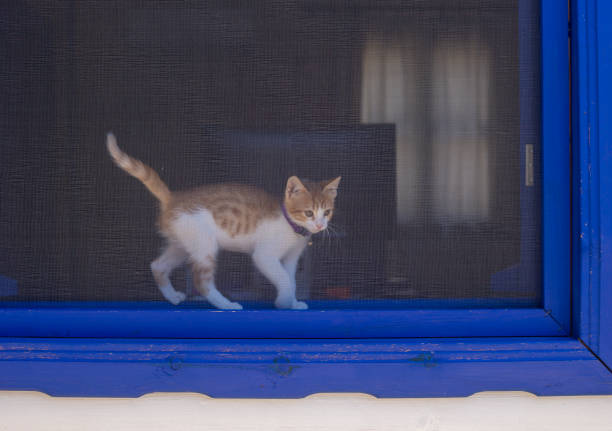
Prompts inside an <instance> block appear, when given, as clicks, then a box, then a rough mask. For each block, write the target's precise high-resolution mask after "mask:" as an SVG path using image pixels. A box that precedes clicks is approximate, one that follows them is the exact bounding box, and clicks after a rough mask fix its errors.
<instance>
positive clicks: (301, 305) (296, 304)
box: [291, 301, 308, 310]
mask: <svg viewBox="0 0 612 431" xmlns="http://www.w3.org/2000/svg"><path fill="white" fill-rule="evenodd" d="M291 309H292V310H308V304H306V303H305V302H304V301H293V305H292V306H291Z"/></svg>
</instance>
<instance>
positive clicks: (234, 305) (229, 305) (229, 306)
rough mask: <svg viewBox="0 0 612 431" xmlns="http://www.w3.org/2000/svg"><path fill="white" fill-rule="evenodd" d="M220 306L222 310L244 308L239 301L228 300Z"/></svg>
mask: <svg viewBox="0 0 612 431" xmlns="http://www.w3.org/2000/svg"><path fill="white" fill-rule="evenodd" d="M219 308H220V309H222V310H242V305H240V304H238V303H237V302H228V303H227V304H224V305H223V306H222V307H219Z"/></svg>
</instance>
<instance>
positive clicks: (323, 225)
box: [315, 222, 325, 230]
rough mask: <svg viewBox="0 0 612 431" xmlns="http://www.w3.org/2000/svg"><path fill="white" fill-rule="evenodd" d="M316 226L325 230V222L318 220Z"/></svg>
mask: <svg viewBox="0 0 612 431" xmlns="http://www.w3.org/2000/svg"><path fill="white" fill-rule="evenodd" d="M315 227H316V228H317V229H319V230H323V228H324V227H325V224H323V223H322V222H316V223H315Z"/></svg>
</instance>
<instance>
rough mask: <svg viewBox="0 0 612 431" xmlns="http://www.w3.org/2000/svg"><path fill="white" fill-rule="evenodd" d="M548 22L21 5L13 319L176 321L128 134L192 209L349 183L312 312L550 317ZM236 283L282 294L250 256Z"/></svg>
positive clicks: (525, 9) (258, 296)
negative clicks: (543, 310) (67, 309)
mask: <svg viewBox="0 0 612 431" xmlns="http://www.w3.org/2000/svg"><path fill="white" fill-rule="evenodd" d="M538 3H539V2H538V1H536V0H533V1H528V0H520V1H519V0H499V1H495V2H482V1H476V0H462V1H453V0H434V1H431V0H428V1H425V0H406V1H400V0H393V1H386V0H383V1H380V0H358V1H350V2H349V1H346V2H345V1H333V2H327V1H305V0H292V1H258V2H252V1H207V2H200V1H197V2H196V1H194V2H191V1H186V2H174V1H148V2H141V1H123V0H122V1H64V2H48V1H36V0H28V1H13V2H11V1H8V2H7V1H5V2H2V4H1V5H0V40H2V43H0V56H1V58H2V59H3V61H2V62H0V85H1V88H2V99H3V102H2V103H1V104H0V109H1V114H0V129H1V132H2V133H1V134H0V139H1V142H2V147H1V149H0V152H1V157H0V238H1V241H0V301H2V302H6V303H9V302H15V301H28V302H34V301H60V302H69V301H165V300H164V298H163V297H162V295H161V294H160V292H159V291H158V289H157V288H156V286H155V282H154V279H153V276H152V275H151V271H150V268H149V264H150V262H151V261H152V260H154V259H155V258H156V257H157V256H158V255H159V252H160V248H161V247H162V246H163V239H162V238H161V237H160V236H159V235H158V232H157V227H156V218H157V202H156V200H155V199H154V198H153V197H152V196H151V195H150V194H149V193H148V192H147V190H146V189H145V188H144V187H143V185H142V184H141V183H139V182H138V181H137V180H135V179H134V178H131V177H129V176H128V175H126V174H125V173H124V172H122V171H121V170H119V169H118V168H117V167H116V166H114V165H113V163H112V162H111V160H110V158H109V156H108V153H107V152H106V147H105V136H106V133H107V132H108V131H110V130H112V131H113V132H114V133H115V134H116V136H117V138H118V141H119V144H120V145H121V146H122V148H123V149H124V150H125V151H126V152H127V153H129V154H130V155H132V156H134V157H136V158H138V159H141V160H143V161H144V162H145V163H147V164H149V165H150V166H152V167H153V168H154V169H155V170H156V171H157V172H158V173H159V174H160V177H161V178H162V179H163V180H164V181H165V182H166V183H167V184H168V185H169V187H170V189H172V190H181V189H186V188H189V187H193V186H197V185H200V184H209V183H216V182H227V181H233V182H243V183H248V184H254V185H257V186H259V187H261V188H264V189H265V190H267V191H268V192H270V193H272V194H274V195H275V196H278V199H279V201H280V200H281V198H282V196H283V192H284V188H285V183H286V181H287V178H288V177H289V176H291V175H298V176H300V177H305V178H312V179H316V180H320V179H326V178H333V177H335V176H338V175H342V181H341V184H340V187H339V190H338V197H337V200H336V207H337V211H336V214H335V216H334V219H333V220H332V225H331V227H330V229H328V231H327V232H323V233H319V234H316V235H314V236H313V237H312V245H310V246H308V247H306V250H305V251H304V253H303V256H302V259H301V260H300V263H299V266H298V270H297V274H296V279H297V296H298V298H299V299H305V300H312V301H315V302H316V301H321V302H320V304H322V305H321V306H322V307H334V306H335V305H334V304H340V303H342V302H343V301H344V302H345V303H346V302H347V301H348V302H349V303H351V304H353V305H354V306H364V307H366V306H368V305H371V304H373V303H379V302H380V301H383V302H384V303H386V304H389V305H397V306H411V304H412V305H414V304H423V302H419V301H422V300H432V301H434V302H431V303H429V304H430V305H431V304H434V303H436V302H435V301H438V302H439V303H441V304H444V306H462V305H463V304H467V303H470V304H472V305H473V304H476V305H478V304H482V305H490V304H491V303H499V304H500V305H503V306H512V305H515V304H520V305H523V306H524V305H537V304H539V301H540V298H541V280H540V254H541V251H540V225H539V223H540V222H539V220H540V181H539V174H540V138H539V124H540V118H539V106H540V105H539V104H540V100H539V76H540V75H539V43H540V42H539V27H538V22H539V18H538V16H539V10H538V6H537V4H538ZM216 280H217V281H216V284H217V287H218V288H219V290H220V291H221V292H222V293H223V294H224V295H226V296H227V297H228V298H230V299H232V300H238V301H247V303H248V301H253V303H254V304H255V303H269V304H271V303H272V301H273V300H274V298H275V296H276V290H275V288H274V286H273V285H272V284H271V283H270V282H269V281H268V280H267V278H266V277H264V276H262V275H261V274H260V272H259V271H257V270H256V269H255V268H254V267H253V265H252V263H251V259H250V257H249V256H248V255H245V254H239V253H234V252H229V251H221V252H220V253H219V256H218V266H217V273H216ZM173 284H174V287H175V288H176V289H177V290H179V291H184V292H187V293H193V291H194V286H193V285H194V282H193V277H192V276H191V274H190V272H189V271H188V268H179V269H177V270H176V271H175V273H174V274H173ZM496 301H497V302H496ZM426 303H427V301H426ZM203 306H204V305H203Z"/></svg>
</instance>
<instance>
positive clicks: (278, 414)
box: [0, 392, 612, 431]
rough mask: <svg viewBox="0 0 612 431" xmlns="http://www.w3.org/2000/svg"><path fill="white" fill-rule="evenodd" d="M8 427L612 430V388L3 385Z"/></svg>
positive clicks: (2, 425)
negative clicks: (99, 393) (582, 393)
mask: <svg viewBox="0 0 612 431" xmlns="http://www.w3.org/2000/svg"><path fill="white" fill-rule="evenodd" d="M5 430H7V431H8V430H10V431H19V430H28V431H36V430H45V431H52V430H62V431H69V430H78V431H90V430H93V431H95V430H113V431H121V430H130V431H138V430H146V431H153V430H181V431H190V430H198V431H200V430H232V431H241V430H249V431H251V430H253V431H258V430H262V431H274V430H282V431H292V430H317V431H319V430H321V431H325V430H333V431H341V430H376V431H385V430H398V431H399V430H401V431H413V430H414V431H447V430H466V431H468V430H469V431H478V430H487V431H530V430H538V431H547V430H551V431H553V430H554V431H564V430H580V431H583V430H584V431H587V430H588V431H598V430H603V431H611V430H612V396H607V397H547V398H540V397H535V396H533V395H531V394H527V393H520V392H497V393H492V392H489V393H481V394H476V395H473V396H471V397H468V398H440V399H376V398H373V397H370V396H367V395H360V394H354V395H346V394H342V395H340V394H320V395H314V396H310V397H308V398H304V399H298V400H233V399H232V400H230V399H219V400H216V399H211V398H208V397H205V396H202V395H196V394H152V395H147V396H144V397H142V398H137V399H116V398H106V399H103V398H90V399H83V398H51V397H48V396H46V395H43V394H40V393H34V392H0V431H5Z"/></svg>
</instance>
